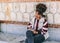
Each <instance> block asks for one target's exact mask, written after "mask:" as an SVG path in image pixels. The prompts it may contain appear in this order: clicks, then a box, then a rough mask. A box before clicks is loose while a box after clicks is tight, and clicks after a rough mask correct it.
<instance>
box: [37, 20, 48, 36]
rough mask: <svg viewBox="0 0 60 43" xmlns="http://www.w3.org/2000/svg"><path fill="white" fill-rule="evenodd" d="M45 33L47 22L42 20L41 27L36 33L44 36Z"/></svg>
mask: <svg viewBox="0 0 60 43" xmlns="http://www.w3.org/2000/svg"><path fill="white" fill-rule="evenodd" d="M47 31H48V23H47V20H44V23H43V27H42V29H40V30H39V31H38V33H39V34H43V35H44V34H46V32H47Z"/></svg>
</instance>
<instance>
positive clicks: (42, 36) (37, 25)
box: [26, 3, 49, 43]
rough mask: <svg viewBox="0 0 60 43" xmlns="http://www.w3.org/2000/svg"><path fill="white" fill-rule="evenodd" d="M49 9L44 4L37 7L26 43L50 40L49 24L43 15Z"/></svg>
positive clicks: (39, 42) (27, 33) (29, 26)
mask: <svg viewBox="0 0 60 43" xmlns="http://www.w3.org/2000/svg"><path fill="white" fill-rule="evenodd" d="M46 9H47V7H46V5H44V4H41V3H40V4H37V5H36V13H35V17H34V18H33V19H32V21H31V22H30V23H29V25H28V27H27V29H28V30H27V32H26V37H27V39H26V43H42V42H43V41H44V40H46V39H47V38H48V36H49V35H48V23H47V20H46V18H45V17H44V15H43V13H44V12H45V11H46Z"/></svg>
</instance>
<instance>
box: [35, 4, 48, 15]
mask: <svg viewBox="0 0 60 43" xmlns="http://www.w3.org/2000/svg"><path fill="white" fill-rule="evenodd" d="M46 9H47V7H46V5H45V4H42V3H39V4H37V5H36V12H38V14H39V15H42V16H44V15H43V13H44V12H45V11H46Z"/></svg>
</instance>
